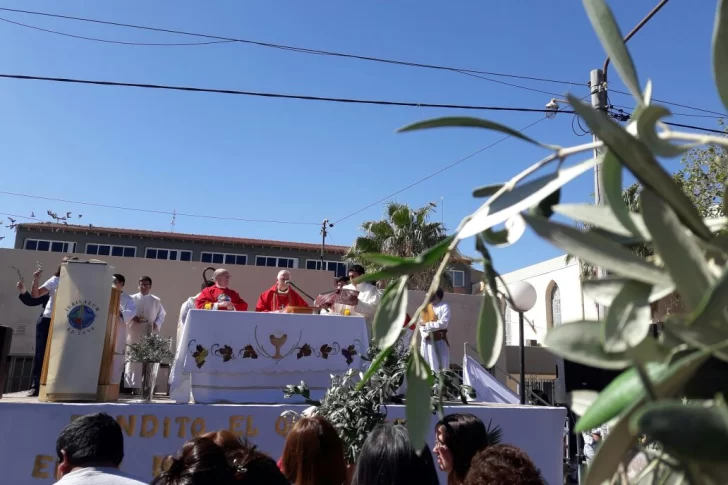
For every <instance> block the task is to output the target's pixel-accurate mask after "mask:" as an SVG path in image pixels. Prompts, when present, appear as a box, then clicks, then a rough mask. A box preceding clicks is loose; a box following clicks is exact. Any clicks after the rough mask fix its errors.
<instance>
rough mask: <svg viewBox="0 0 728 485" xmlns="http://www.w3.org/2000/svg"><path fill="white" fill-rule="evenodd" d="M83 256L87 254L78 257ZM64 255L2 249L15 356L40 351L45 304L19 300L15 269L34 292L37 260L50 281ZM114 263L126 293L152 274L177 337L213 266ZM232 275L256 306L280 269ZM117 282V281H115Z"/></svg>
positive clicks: (308, 283)
mask: <svg viewBox="0 0 728 485" xmlns="http://www.w3.org/2000/svg"><path fill="white" fill-rule="evenodd" d="M78 256H79V257H81V258H82V259H85V258H87V257H86V256H85V255H81V254H79V255H78ZM61 257H62V255H61V254H58V253H49V252H39V251H23V250H15V249H0V268H3V270H2V271H0V325H4V326H9V327H13V329H14V335H13V344H12V348H11V354H13V355H32V354H33V353H34V351H35V322H36V320H37V318H38V315H39V314H40V312H41V308H40V307H33V308H31V307H26V306H25V305H23V304H22V303H21V302H20V300H18V291H17V289H16V288H15V284H16V283H17V281H18V275H17V273H16V272H15V270H13V269H12V268H11V266H15V267H16V268H18V269H19V270H20V271H21V273H22V274H23V277H24V278H25V281H26V284H27V286H28V290H30V284H31V281H32V278H33V271H35V268H36V261H38V262H40V263H41V264H42V265H43V269H44V271H43V277H42V280H43V281H45V280H46V279H47V278H50V277H51V276H52V275H53V273H54V272H55V270H56V268H57V267H58V264H59V262H60V259H61ZM99 259H102V260H103V261H106V262H108V263H109V264H110V265H112V266H114V268H115V270H114V271H115V272H117V273H121V274H123V275H124V276H125V277H126V281H127V283H126V288H125V290H126V292H127V293H130V294H131V293H136V292H137V291H138V290H137V288H136V286H137V281H138V279H139V277H141V276H143V275H147V276H149V277H151V278H152V281H153V282H154V287H153V290H152V292H153V293H154V294H155V295H157V296H158V297H159V298H160V299H161V300H162V304H163V305H164V308H165V310H166V311H167V318H166V320H165V323H164V325H163V326H162V334H164V335H165V336H168V337H172V336H175V335H176V331H177V319H178V317H179V309H180V306H181V305H182V303H184V301H185V300H186V299H187V298H189V297H190V296H193V295H195V294H196V293H198V292H199V291H200V284H201V283H202V271H203V270H204V268H205V267H206V266H208V265H207V264H202V263H200V262H189V263H188V262H181V261H158V260H152V259H142V258H118V257H116V258H115V257H104V258H99ZM227 268H228V269H229V270H230V274H231V275H232V282H231V284H230V286H231V287H232V288H233V289H235V290H236V291H238V292H239V293H240V296H241V297H242V298H243V299H244V300H245V301H246V302H248V304H249V305H250V306H251V309H252V308H255V303H256V301H257V300H258V296H259V295H260V293H261V292H263V291H264V290H266V289H268V288H270V287H271V286H272V285H273V284H274V283H275V278H276V274H277V273H278V271H279V269H278V268H265V267H258V266H228V267H227ZM291 276H292V279H293V280H294V281H295V282H296V284H297V285H298V286H300V287H301V288H303V290H304V291H306V292H307V293H309V294H310V295H312V296H316V295H318V294H319V293H321V292H323V291H327V290H330V289H331V288H333V286H334V285H333V281H334V278H333V274H332V273H330V272H328V271H307V270H303V269H294V270H291ZM109 284H111V282H109Z"/></svg>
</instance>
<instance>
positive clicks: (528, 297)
mask: <svg viewBox="0 0 728 485" xmlns="http://www.w3.org/2000/svg"><path fill="white" fill-rule="evenodd" d="M508 292H509V293H510V296H511V299H510V301H509V302H508V306H510V307H511V309H513V310H515V311H516V312H518V352H519V357H520V360H521V365H520V375H519V378H520V384H519V386H518V391H519V394H520V397H521V404H526V357H525V352H524V344H523V314H524V313H525V312H527V311H529V310H530V309H531V308H533V306H534V305H535V304H536V290H535V289H534V287H533V286H532V285H531V284H530V283H529V282H527V281H518V282H516V283H513V284H512V285H508Z"/></svg>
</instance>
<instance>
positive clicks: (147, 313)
mask: <svg viewBox="0 0 728 485" xmlns="http://www.w3.org/2000/svg"><path fill="white" fill-rule="evenodd" d="M131 297H132V299H133V300H134V303H135V304H136V315H135V316H134V317H133V318H132V319H131V320H130V321H129V323H127V324H126V344H127V345H131V344H136V343H139V342H140V341H141V339H142V337H143V336H144V335H147V334H149V333H152V332H154V333H159V330H160V328H161V327H162V323H164V317H165V316H167V313H166V312H165V311H164V307H163V306H162V302H161V301H160V300H159V298H157V297H156V296H154V295H152V279H151V278H150V277H149V276H142V277H141V278H140V279H139V293H135V294H134V295H132V296H131ZM124 381H125V384H126V387H128V388H131V389H141V387H142V364H141V363H140V362H127V363H126V367H125V372H124Z"/></svg>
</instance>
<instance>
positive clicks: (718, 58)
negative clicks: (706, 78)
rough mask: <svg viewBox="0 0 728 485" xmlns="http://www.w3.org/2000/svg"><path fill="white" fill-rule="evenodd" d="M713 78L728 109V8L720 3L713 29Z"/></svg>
mask: <svg viewBox="0 0 728 485" xmlns="http://www.w3.org/2000/svg"><path fill="white" fill-rule="evenodd" d="M713 77H714V78H715V85H716V86H717V88H718V94H719V95H720V99H721V100H722V101H723V106H725V107H726V108H728V6H726V4H725V1H724V0H719V1H718V10H717V12H716V14H715V27H714V29H713Z"/></svg>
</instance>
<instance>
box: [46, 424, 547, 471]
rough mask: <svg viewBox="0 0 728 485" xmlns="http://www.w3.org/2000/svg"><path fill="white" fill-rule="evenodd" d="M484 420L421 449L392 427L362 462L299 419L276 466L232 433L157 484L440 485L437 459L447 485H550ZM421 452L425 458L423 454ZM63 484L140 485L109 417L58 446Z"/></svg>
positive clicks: (327, 428)
mask: <svg viewBox="0 0 728 485" xmlns="http://www.w3.org/2000/svg"><path fill="white" fill-rule="evenodd" d="M487 436H488V435H487V433H486V429H485V426H484V424H483V423H482V421H480V420H479V419H478V418H476V417H475V416H472V415H470V414H452V415H448V416H445V418H444V419H443V420H442V421H441V422H439V423H438V425H437V426H436V436H435V446H434V448H433V450H432V452H430V450H429V447H428V446H425V447H424V448H423V449H422V450H415V449H414V447H413V446H412V442H411V440H410V437H409V434H408V433H407V429H406V427H405V426H404V425H402V424H392V423H385V424H382V425H379V426H378V427H377V428H375V429H374V430H373V431H372V432H371V433H370V434H369V435H368V437H367V439H366V441H365V442H364V445H363V447H362V449H361V452H360V453H359V456H358V458H357V460H356V463H352V464H350V463H347V462H346V459H345V450H344V444H343V442H342V440H341V439H340V437H339V435H338V434H337V432H336V430H335V429H334V427H333V426H332V425H331V424H330V423H328V422H327V421H326V420H325V419H324V418H322V417H320V416H308V417H302V418H300V419H299V420H298V421H297V422H296V424H295V425H294V426H293V428H292V429H291V431H290V432H289V434H288V436H287V437H286V442H285V445H284V448H283V454H282V456H281V457H280V459H279V460H278V461H277V462H276V461H275V460H274V459H273V458H271V457H270V456H269V455H267V454H265V453H263V452H261V451H260V450H258V449H257V448H256V447H255V446H254V445H253V444H251V443H247V442H244V441H241V440H240V439H238V438H237V437H235V435H233V434H232V433H231V432H229V431H227V430H222V431H215V432H210V433H207V434H204V435H202V436H199V437H196V438H193V439H191V440H190V441H188V442H186V443H185V444H184V445H183V446H182V448H181V449H180V451H179V452H178V453H177V454H176V455H174V456H171V457H169V458H168V459H167V460H166V462H165V464H164V467H163V471H162V472H161V473H160V474H159V475H158V476H156V477H155V478H154V479H153V480H152V482H151V485H257V484H261V485H263V484H265V485H399V484H410V483H412V484H418V485H437V484H438V483H439V479H438V474H437V470H436V468H435V460H433V453H434V455H435V457H436V459H437V466H438V467H439V469H440V470H441V471H443V472H445V473H446V474H447V485H544V484H545V481H544V479H543V477H542V476H541V473H540V471H539V470H538V469H537V468H536V466H535V465H534V463H533V462H532V461H531V459H530V458H529V457H528V455H527V454H526V453H524V452H523V451H522V450H520V449H519V448H517V447H515V446H511V445H503V444H489V443H488V437H487ZM418 451H419V452H418ZM56 453H57V455H58V463H59V465H58V469H57V474H56V477H57V479H58V481H57V483H58V484H60V485H76V484H83V485H141V484H142V483H143V482H140V481H138V480H135V479H133V478H131V477H130V476H129V475H128V474H126V473H124V472H122V471H121V470H119V467H120V465H121V463H122V461H123V459H124V437H123V434H122V430H121V427H120V426H119V424H118V423H117V422H116V420H114V418H113V417H111V416H109V415H108V414H104V413H98V414H89V415H86V416H81V417H79V418H77V419H76V420H74V421H73V422H71V423H70V424H68V425H67V426H66V427H65V428H64V429H63V431H61V434H60V436H59V437H58V440H57V442H56Z"/></svg>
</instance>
